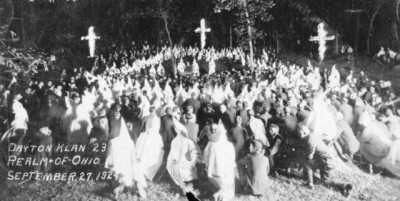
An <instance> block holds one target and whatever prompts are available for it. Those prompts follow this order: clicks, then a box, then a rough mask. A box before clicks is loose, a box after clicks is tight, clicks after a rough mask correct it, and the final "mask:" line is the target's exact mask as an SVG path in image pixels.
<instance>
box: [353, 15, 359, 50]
mask: <svg viewBox="0 0 400 201" xmlns="http://www.w3.org/2000/svg"><path fill="white" fill-rule="evenodd" d="M359 35H360V14H359V13H356V33H355V37H354V53H353V54H358V38H359Z"/></svg>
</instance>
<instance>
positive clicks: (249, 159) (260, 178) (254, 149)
mask: <svg viewBox="0 0 400 201" xmlns="http://www.w3.org/2000/svg"><path fill="white" fill-rule="evenodd" d="M238 168H239V177H240V180H241V182H242V185H243V187H244V189H245V191H249V193H250V194H252V195H255V196H257V197H261V196H263V195H265V194H266V190H267V187H268V185H269V183H270V181H269V178H268V174H269V162H268V158H267V157H266V156H264V149H263V145H262V143H261V142H259V141H257V140H252V141H251V142H250V153H249V154H248V155H247V156H245V157H244V158H242V159H241V160H239V161H238Z"/></svg>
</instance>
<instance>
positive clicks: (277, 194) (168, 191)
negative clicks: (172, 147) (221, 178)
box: [0, 168, 400, 201]
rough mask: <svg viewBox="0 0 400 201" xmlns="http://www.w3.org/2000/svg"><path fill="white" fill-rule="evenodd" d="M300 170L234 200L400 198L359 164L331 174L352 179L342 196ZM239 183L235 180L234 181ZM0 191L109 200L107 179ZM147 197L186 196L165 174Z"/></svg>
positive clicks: (206, 191)
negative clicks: (307, 183) (311, 183)
mask: <svg viewBox="0 0 400 201" xmlns="http://www.w3.org/2000/svg"><path fill="white" fill-rule="evenodd" d="M299 177H300V173H299V172H295V173H293V174H292V175H291V176H283V175H278V176H276V177H272V178H271V181H270V186H269V188H268V191H267V192H268V193H267V194H266V195H265V196H264V197H263V198H255V197H252V196H248V195H243V194H240V187H239V186H238V188H237V194H238V195H237V196H236V198H235V200H238V201H246V200H276V201H278V200H400V191H399V190H398V189H400V181H399V180H397V179H393V178H389V177H385V176H381V175H380V174H367V173H364V172H362V171H361V170H359V169H358V168H352V169H351V171H346V172H335V174H334V178H335V179H336V180H340V181H346V182H351V183H352V184H354V185H355V190H354V191H353V193H352V194H351V196H350V197H348V198H345V197H343V196H342V195H341V194H340V193H339V192H338V191H336V190H334V189H330V188H329V187H327V186H324V185H316V188H315V190H314V191H311V190H309V189H308V188H306V187H304V186H303V185H302V183H303V182H302V180H301V179H300V178H299ZM199 183H200V184H199V190H200V193H201V194H200V195H201V196H200V198H201V199H202V200H211V197H212V196H211V192H212V191H213V189H211V188H210V184H209V183H208V182H207V181H206V180H201V181H200V182H199ZM237 184H238V182H237ZM4 187H5V188H2V190H1V192H2V194H0V196H1V197H0V199H1V200H10V201H11V200H18V201H19V200H38V201H39V200H98V201H101V200H112V199H111V197H110V193H111V190H110V188H109V184H108V182H106V181H97V182H93V181H90V182H78V181H76V182H75V181H74V182H69V183H67V182H65V181H64V182H61V181H60V182H56V181H53V182H46V181H38V182H36V181H27V182H24V183H22V182H10V181H9V182H6V183H5V186H4ZM147 192H148V195H149V196H148V199H147V200H169V201H173V200H186V198H184V197H181V196H177V194H178V192H179V189H178V188H177V187H176V186H175V185H173V184H172V182H171V180H170V179H169V178H168V177H167V176H166V177H164V179H162V180H161V181H160V182H159V183H157V184H155V183H150V187H149V188H148V191H147ZM119 200H124V201H125V200H126V201H128V200H140V198H139V197H138V194H137V192H135V191H134V190H130V191H129V190H128V191H126V192H124V193H123V194H122V195H121V196H120V199H119Z"/></svg>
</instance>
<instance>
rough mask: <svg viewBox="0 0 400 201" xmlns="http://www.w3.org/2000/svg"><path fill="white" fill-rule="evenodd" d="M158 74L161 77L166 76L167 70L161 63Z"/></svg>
mask: <svg viewBox="0 0 400 201" xmlns="http://www.w3.org/2000/svg"><path fill="white" fill-rule="evenodd" d="M157 74H158V75H159V76H161V77H163V76H165V69H164V66H163V65H162V62H160V64H158V68H157Z"/></svg>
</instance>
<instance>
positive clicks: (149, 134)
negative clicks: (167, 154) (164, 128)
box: [135, 117, 164, 184]
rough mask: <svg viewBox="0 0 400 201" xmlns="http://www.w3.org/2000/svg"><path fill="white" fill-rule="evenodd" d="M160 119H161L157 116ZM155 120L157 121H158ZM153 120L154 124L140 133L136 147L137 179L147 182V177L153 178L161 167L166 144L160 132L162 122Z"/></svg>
mask: <svg viewBox="0 0 400 201" xmlns="http://www.w3.org/2000/svg"><path fill="white" fill-rule="evenodd" d="M155 118H156V119H157V120H158V121H160V119H159V118H158V117H155ZM157 120H155V121H157ZM155 121H153V124H158V125H151V126H154V127H152V128H148V129H146V132H143V133H141V134H140V136H139V138H138V140H137V143H136V149H135V160H136V163H137V166H136V170H135V171H136V172H137V174H136V180H138V181H139V182H141V183H143V184H145V183H146V181H145V178H147V179H149V180H153V178H154V176H155V175H156V173H157V171H158V169H159V168H160V167H161V165H162V162H163V157H164V149H163V148H164V144H163V141H162V138H161V135H160V133H159V130H160V123H159V122H158V123H156V122H155Z"/></svg>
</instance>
